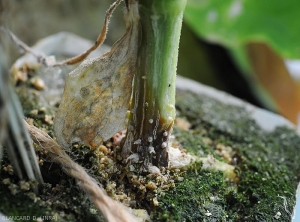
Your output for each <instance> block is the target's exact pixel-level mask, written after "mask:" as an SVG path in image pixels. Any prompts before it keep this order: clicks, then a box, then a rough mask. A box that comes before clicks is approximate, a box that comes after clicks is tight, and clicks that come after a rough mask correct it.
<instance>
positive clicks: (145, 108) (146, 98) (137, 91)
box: [122, 0, 186, 166]
mask: <svg viewBox="0 0 300 222" xmlns="http://www.w3.org/2000/svg"><path fill="white" fill-rule="evenodd" d="M138 2H139V14H140V29H141V30H140V38H139V39H140V42H139V44H140V45H139V51H138V58H137V73H136V75H135V78H134V87H133V94H132V103H131V109H130V117H129V124H128V129H127V136H126V139H125V142H124V145H123V150H122V152H123V157H125V158H126V157H128V156H129V155H131V154H132V153H138V154H139V159H140V160H142V161H143V162H144V165H145V166H149V165H154V166H168V146H169V137H170V134H171V130H172V126H173V123H174V119H175V80H176V69H177V60H178V46H179V38H180V32H181V26H182V17H183V11H184V8H185V4H186V0H139V1H138Z"/></svg>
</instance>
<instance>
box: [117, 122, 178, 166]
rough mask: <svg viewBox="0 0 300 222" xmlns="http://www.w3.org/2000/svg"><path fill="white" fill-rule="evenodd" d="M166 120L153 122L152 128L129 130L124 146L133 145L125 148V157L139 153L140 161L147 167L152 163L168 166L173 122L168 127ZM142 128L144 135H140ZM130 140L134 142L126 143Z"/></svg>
mask: <svg viewBox="0 0 300 222" xmlns="http://www.w3.org/2000/svg"><path fill="white" fill-rule="evenodd" d="M144 121H146V120H144ZM165 122H166V120H164V119H162V118H161V119H159V121H158V125H156V124H153V125H152V127H150V128H148V127H147V128H145V127H143V129H141V128H136V129H134V130H133V131H129V132H128V133H127V137H126V140H125V143H124V146H123V148H125V147H126V145H127V146H128V145H129V146H130V145H131V146H130V147H127V149H126V148H125V149H123V157H125V158H126V157H128V156H129V155H131V154H133V153H137V154H138V155H139V162H142V163H143V165H144V167H145V168H146V169H147V168H148V167H149V166H152V165H153V166H158V167H160V166H161V167H167V166H168V162H169V156H168V147H169V137H170V134H171V130H172V126H173V122H171V123H170V124H169V125H168V126H167V127H166V124H165ZM142 125H147V124H140V126H142ZM141 130H142V135H140V132H141ZM146 131H147V132H146ZM130 140H131V141H133V143H131V144H130V143H127V144H126V142H128V141H130Z"/></svg>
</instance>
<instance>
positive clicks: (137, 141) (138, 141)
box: [133, 139, 142, 144]
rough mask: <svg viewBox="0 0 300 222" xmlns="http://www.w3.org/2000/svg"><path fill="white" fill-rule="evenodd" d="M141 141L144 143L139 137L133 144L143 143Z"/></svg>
mask: <svg viewBox="0 0 300 222" xmlns="http://www.w3.org/2000/svg"><path fill="white" fill-rule="evenodd" d="M141 143H142V141H141V139H138V140H136V141H134V142H133V144H141Z"/></svg>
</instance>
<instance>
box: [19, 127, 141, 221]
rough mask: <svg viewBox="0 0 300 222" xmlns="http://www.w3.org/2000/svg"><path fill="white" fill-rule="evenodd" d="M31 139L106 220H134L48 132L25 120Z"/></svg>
mask: <svg viewBox="0 0 300 222" xmlns="http://www.w3.org/2000/svg"><path fill="white" fill-rule="evenodd" d="M25 124H26V127H27V129H28V131H29V133H30V136H31V138H32V140H33V141H34V142H35V143H36V144H37V145H38V146H39V147H40V148H43V149H45V150H47V151H48V152H49V156H50V157H51V158H52V160H53V161H54V162H56V163H58V164H59V165H60V166H61V167H62V169H63V170H64V171H65V172H66V173H67V174H68V175H69V176H71V177H73V178H74V179H75V180H76V181H77V183H78V185H79V186H80V187H81V188H82V189H83V190H84V191H85V192H86V193H87V195H88V197H89V198H90V200H91V201H92V202H93V203H94V205H95V206H96V207H97V208H98V209H99V210H100V211H101V212H102V214H103V215H104V217H105V218H106V219H107V221H110V222H134V221H137V220H136V218H135V217H134V216H133V215H132V214H130V212H129V211H128V209H126V208H125V207H124V206H122V205H121V204H120V203H117V202H116V201H114V200H112V199H111V198H110V197H109V196H107V195H106V194H105V192H104V191H103V189H101V188H100V187H99V186H98V185H97V182H96V181H95V180H94V179H93V178H92V177H90V176H89V175H88V174H87V172H86V171H85V169H84V168H83V167H82V166H80V165H79V164H77V163H75V162H74V161H73V160H72V159H71V158H70V157H69V156H68V155H67V154H66V152H65V151H64V150H63V147H61V146H60V145H58V144H57V143H56V142H55V141H54V140H53V139H52V138H51V137H50V136H49V135H48V134H46V133H45V132H43V131H42V130H40V129H38V128H36V127H35V126H32V125H29V124H28V123H27V122H25Z"/></svg>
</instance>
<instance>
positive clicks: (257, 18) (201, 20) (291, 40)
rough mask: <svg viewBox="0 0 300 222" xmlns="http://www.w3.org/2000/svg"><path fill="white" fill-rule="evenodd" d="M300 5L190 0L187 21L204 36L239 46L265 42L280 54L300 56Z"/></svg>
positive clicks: (273, 0)
mask: <svg viewBox="0 0 300 222" xmlns="http://www.w3.org/2000/svg"><path fill="white" fill-rule="evenodd" d="M299 10H300V4H297V3H296V2H295V1H279V0H262V1H255V0H189V1H188V3H187V6H186V11H185V21H186V22H187V24H188V25H189V26H190V27H191V28H192V29H193V30H194V31H195V32H196V33H197V34H198V35H199V36H201V37H202V38H205V39H207V40H209V41H213V42H217V43H221V44H224V45H225V46H227V47H229V48H231V47H237V46H241V45H244V44H245V43H247V42H250V41H256V42H257V41H258V42H266V43H268V44H270V45H271V46H272V47H273V48H274V49H275V50H276V51H277V52H278V53H279V54H280V55H281V56H283V57H286V58H300V27H299V21H300V14H299Z"/></svg>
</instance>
